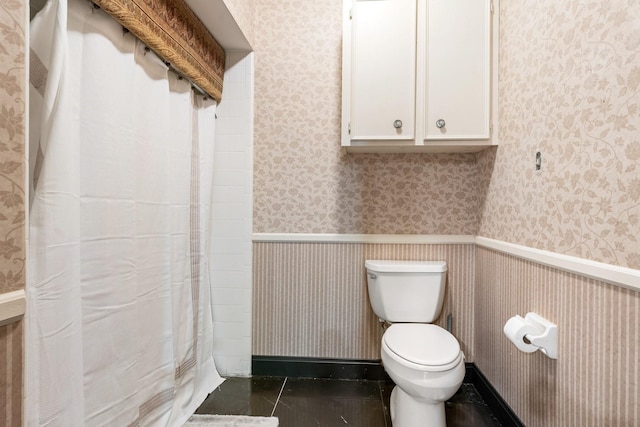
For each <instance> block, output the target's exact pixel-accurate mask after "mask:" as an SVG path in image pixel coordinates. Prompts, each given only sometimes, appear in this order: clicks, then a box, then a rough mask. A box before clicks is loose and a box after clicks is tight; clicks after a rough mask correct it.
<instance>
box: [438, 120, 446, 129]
mask: <svg viewBox="0 0 640 427" xmlns="http://www.w3.org/2000/svg"><path fill="white" fill-rule="evenodd" d="M445 125H446V123H445V121H444V119H438V120H436V126H437V127H438V129H442V128H443V127H444V126H445Z"/></svg>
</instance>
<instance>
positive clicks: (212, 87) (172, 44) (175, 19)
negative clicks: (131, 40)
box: [92, 0, 225, 102]
mask: <svg viewBox="0 0 640 427" xmlns="http://www.w3.org/2000/svg"><path fill="white" fill-rule="evenodd" d="M92 1H93V2H94V3H95V4H96V5H98V6H99V7H100V8H101V9H102V10H104V11H105V12H107V13H108V14H109V15H111V16H112V17H113V18H115V19H116V21H118V22H119V23H120V24H121V25H122V26H123V27H125V28H126V29H128V30H129V31H131V33H132V34H133V35H135V36H136V37H138V38H139V39H140V40H141V41H142V42H143V43H145V44H146V45H147V46H149V47H150V48H151V49H152V50H153V51H154V52H156V53H157V54H158V55H159V56H161V57H162V58H163V59H164V60H166V61H169V62H170V64H171V66H172V67H173V68H175V69H176V70H178V71H179V72H180V73H182V74H184V75H185V76H186V77H187V78H189V79H190V80H191V81H192V82H193V83H195V84H196V85H198V86H199V87H200V88H201V89H202V90H204V91H205V92H206V93H207V94H209V95H210V96H211V97H212V98H214V99H215V100H216V101H218V102H219V101H220V99H221V97H222V80H223V76H224V66H225V54H224V50H223V49H222V47H220V45H219V44H218V42H216V41H215V39H214V38H213V36H212V35H211V34H210V33H209V31H207V29H206V28H205V26H204V25H203V24H202V22H201V21H200V20H199V19H198V17H197V16H196V15H195V14H194V13H193V12H192V11H191V9H189V7H188V6H187V5H186V4H185V3H184V1H183V0H92Z"/></svg>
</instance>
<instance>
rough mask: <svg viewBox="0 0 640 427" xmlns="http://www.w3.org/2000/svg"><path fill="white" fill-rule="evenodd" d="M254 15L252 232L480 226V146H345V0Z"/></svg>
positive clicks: (259, 7)
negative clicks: (409, 150) (463, 150)
mask: <svg viewBox="0 0 640 427" xmlns="http://www.w3.org/2000/svg"><path fill="white" fill-rule="evenodd" d="M255 19H256V20H255V23H256V28H255V30H256V31H255V35H256V44H255V51H256V71H255V76H256V81H255V119H254V132H255V152H254V153H255V171H254V232H262V233H271V232H279V233H401V234H411V233H415V234H475V232H476V230H477V224H478V206H479V202H480V198H479V197H478V191H477V188H476V176H477V171H476V164H475V155H473V154H458V155H443V156H438V155H424V154H421V155H415V154H402V155H400V154H398V155H373V154H364V155H361V154H355V155H354V154H348V155H347V154H345V153H343V152H342V151H341V148H340V114H341V113H340V111H341V110H340V108H341V107H340V103H341V64H342V62H341V61H342V60H341V55H342V53H341V46H342V0H319V1H313V2H300V1H293V0H284V1H276V0H258V1H256V18H255Z"/></svg>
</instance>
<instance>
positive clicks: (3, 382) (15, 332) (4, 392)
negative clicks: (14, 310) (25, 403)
mask: <svg viewBox="0 0 640 427" xmlns="http://www.w3.org/2000/svg"><path fill="white" fill-rule="evenodd" d="M22 328H23V321H22V320H19V321H17V322H13V323H9V324H6V325H4V326H0V360H1V361H2V362H1V363H0V425H3V426H20V425H22V363H23V362H22V361H23V348H22V333H23V329H22Z"/></svg>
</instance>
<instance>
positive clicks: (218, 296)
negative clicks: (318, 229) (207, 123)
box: [209, 51, 253, 376]
mask: <svg viewBox="0 0 640 427" xmlns="http://www.w3.org/2000/svg"><path fill="white" fill-rule="evenodd" d="M226 64H227V65H226V67H227V69H226V71H225V75H224V89H223V93H222V101H221V102H220V104H219V105H218V109H217V111H216V115H217V120H216V142H215V153H214V156H215V158H214V177H213V218H212V233H213V235H212V242H211V248H210V251H209V253H210V255H211V256H210V258H209V259H210V262H211V264H210V274H211V291H212V301H213V321H214V332H215V333H214V337H213V342H214V354H215V361H216V366H217V368H218V371H219V372H220V374H221V375H223V376H248V375H250V374H251V294H252V265H251V263H252V259H251V251H252V248H251V237H252V233H251V223H252V213H253V202H252V180H251V177H252V172H253V151H252V150H253V126H252V121H253V120H252V118H253V54H250V53H247V52H238V51H235V52H234V51H232V52H227V58H226Z"/></svg>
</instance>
